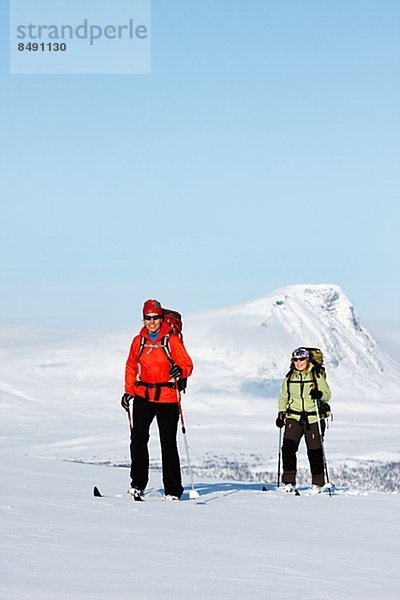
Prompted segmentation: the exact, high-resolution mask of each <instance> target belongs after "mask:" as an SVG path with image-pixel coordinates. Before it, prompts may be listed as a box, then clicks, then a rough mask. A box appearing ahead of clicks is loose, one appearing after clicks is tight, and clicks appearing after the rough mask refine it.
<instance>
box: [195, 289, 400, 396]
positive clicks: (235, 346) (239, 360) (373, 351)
mask: <svg viewBox="0 0 400 600" xmlns="http://www.w3.org/2000/svg"><path fill="white" fill-rule="evenodd" d="M188 320H189V323H188V328H187V329H188V331H190V346H191V347H192V348H194V351H195V353H196V356H195V358H196V359H197V360H198V361H199V362H200V363H201V366H202V368H203V369H204V370H205V371H207V370H208V372H209V374H210V379H212V377H213V375H212V372H213V371H214V372H215V371H218V374H219V377H220V378H221V375H222V377H224V376H225V377H226V379H227V380H230V381H233V380H235V379H237V380H238V379H241V380H242V381H243V380H244V379H245V380H246V381H247V388H248V389H250V388H251V382H253V384H254V386H256V385H259V384H260V377H261V378H262V379H263V380H264V382H267V381H269V382H271V381H274V382H277V381H278V380H281V379H282V377H283V376H284V374H285V373H286V372H287V369H288V367H289V360H290V354H291V352H292V350H293V349H294V348H296V347H297V346H316V347H319V348H321V349H322V350H323V352H324V356H325V364H326V367H327V371H328V376H329V378H331V377H332V380H333V381H334V382H335V383H337V384H338V385H339V386H348V385H349V380H351V385H352V386H355V388H359V389H362V390H365V391H367V392H369V391H371V389H372V390H375V392H376V391H377V390H382V388H383V387H384V386H386V384H387V383H388V382H393V383H394V381H395V380H397V385H398V383H399V381H400V369H399V365H397V363H396V362H395V361H394V360H393V359H391V358H390V357H389V356H387V355H386V354H385V353H384V352H383V351H382V349H381V348H380V347H379V346H378V344H377V342H376V341H375V340H374V339H373V338H372V337H371V335H370V334H369V333H368V331H367V330H366V328H365V327H364V326H363V325H362V324H361V322H360V319H359V317H358V315H357V312H356V310H355V308H354V307H353V306H352V304H351V303H350V301H349V300H348V298H347V297H346V295H345V294H344V293H343V291H342V290H341V288H340V287H339V286H337V285H331V284H317V285H293V286H288V287H284V288H280V289H278V290H276V291H274V292H272V293H271V294H269V295H268V296H265V297H264V298H260V299H258V300H255V301H252V302H249V303H245V304H240V305H235V306H231V307H227V308H225V309H221V310H216V311H209V312H204V313H198V314H197V315H194V316H192V317H191V318H189V319H188ZM249 386H250V387H249Z"/></svg>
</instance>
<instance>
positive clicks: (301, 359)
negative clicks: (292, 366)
mask: <svg viewBox="0 0 400 600" xmlns="http://www.w3.org/2000/svg"><path fill="white" fill-rule="evenodd" d="M292 360H293V362H303V360H307V359H306V358H292Z"/></svg>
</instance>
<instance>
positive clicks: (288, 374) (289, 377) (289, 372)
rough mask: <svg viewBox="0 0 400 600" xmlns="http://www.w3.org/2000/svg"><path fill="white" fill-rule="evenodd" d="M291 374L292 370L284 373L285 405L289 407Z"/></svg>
mask: <svg viewBox="0 0 400 600" xmlns="http://www.w3.org/2000/svg"><path fill="white" fill-rule="evenodd" d="M292 373H293V369H292V368H290V369H289V371H288V372H287V373H286V389H287V403H288V406H289V403H290V379H291V377H292Z"/></svg>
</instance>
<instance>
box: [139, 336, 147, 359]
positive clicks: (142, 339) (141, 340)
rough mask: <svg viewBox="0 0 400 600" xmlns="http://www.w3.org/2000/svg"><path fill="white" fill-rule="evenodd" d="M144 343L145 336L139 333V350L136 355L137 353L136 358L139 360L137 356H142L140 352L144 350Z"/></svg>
mask: <svg viewBox="0 0 400 600" xmlns="http://www.w3.org/2000/svg"><path fill="white" fill-rule="evenodd" d="M145 344H146V338H145V337H144V336H143V335H141V336H140V346H139V352H138V355H137V359H138V360H139V358H140V357H141V356H142V352H143V350H144V347H145Z"/></svg>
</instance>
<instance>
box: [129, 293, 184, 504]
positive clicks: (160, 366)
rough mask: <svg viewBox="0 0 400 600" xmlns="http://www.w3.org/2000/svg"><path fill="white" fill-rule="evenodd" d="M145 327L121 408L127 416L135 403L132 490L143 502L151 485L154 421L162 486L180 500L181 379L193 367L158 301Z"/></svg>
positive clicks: (150, 304) (147, 311)
mask: <svg viewBox="0 0 400 600" xmlns="http://www.w3.org/2000/svg"><path fill="white" fill-rule="evenodd" d="M143 319H144V327H142V329H141V331H140V333H139V334H138V335H137V336H136V337H135V338H134V339H133V342H132V345H131V349H130V352H129V356H128V360H127V363H126V371H125V394H124V395H123V396H122V400H121V405H122V407H123V408H124V409H125V410H127V411H129V403H130V401H131V400H133V412H132V416H133V428H132V432H131V446H130V450H131V461H132V464H131V488H130V490H129V493H130V494H131V495H132V496H133V498H134V499H135V500H140V499H141V497H142V495H143V492H144V490H145V488H146V485H147V482H148V479H149V452H148V441H149V437H150V434H149V430H150V425H151V423H152V421H153V419H154V417H156V419H157V425H158V430H159V433H160V444H161V456H162V470H163V483H164V490H165V498H166V500H179V498H180V497H181V495H182V493H183V487H182V479H181V470H180V463H179V454H178V448H177V441H176V435H177V429H178V421H179V405H178V399H179V392H178V390H177V386H178V382H177V380H178V378H186V377H189V375H191V373H192V370H193V363H192V361H191V359H190V356H189V355H188V353H187V352H186V349H185V347H184V345H183V342H182V341H181V339H180V338H179V336H178V335H176V334H175V333H173V332H172V330H171V327H170V326H169V325H168V323H166V322H165V321H163V310H162V308H161V304H160V303H159V302H158V301H157V300H147V301H146V302H145V303H144V306H143Z"/></svg>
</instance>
